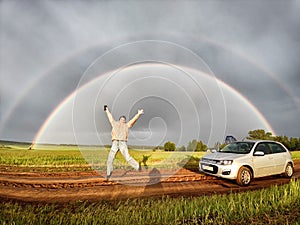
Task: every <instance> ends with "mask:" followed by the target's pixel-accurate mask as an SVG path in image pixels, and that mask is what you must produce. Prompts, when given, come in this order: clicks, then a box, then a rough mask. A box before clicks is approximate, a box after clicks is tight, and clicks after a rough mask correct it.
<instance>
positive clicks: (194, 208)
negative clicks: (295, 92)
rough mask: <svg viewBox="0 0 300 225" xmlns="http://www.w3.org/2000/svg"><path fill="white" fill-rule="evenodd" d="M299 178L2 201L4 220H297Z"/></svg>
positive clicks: (41, 221) (28, 222)
mask: <svg viewBox="0 0 300 225" xmlns="http://www.w3.org/2000/svg"><path fill="white" fill-rule="evenodd" d="M299 208H300V180H292V181H291V182H290V183H289V184H286V185H282V186H273V187H271V188H268V189H263V190H258V191H251V192H243V193H231V194H227V195H212V196H202V197H197V198H183V197H181V198H170V197H162V198H160V199H157V198H155V199H129V200H126V201H115V202H109V201H99V202H93V203H90V202H87V201H85V202H81V201H78V202H72V203H68V204H24V203H18V202H2V203H0V220H1V223H2V224H27V225H30V224H297V223H299V222H300V221H299V220H300V217H299V214H300V211H299Z"/></svg>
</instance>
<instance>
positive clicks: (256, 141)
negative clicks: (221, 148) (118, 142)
mask: <svg viewBox="0 0 300 225" xmlns="http://www.w3.org/2000/svg"><path fill="white" fill-rule="evenodd" d="M234 142H252V143H258V142H273V143H278V142H277V141H273V140H261V139H257V140H251V139H246V140H242V141H234Z"/></svg>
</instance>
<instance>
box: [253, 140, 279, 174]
mask: <svg viewBox="0 0 300 225" xmlns="http://www.w3.org/2000/svg"><path fill="white" fill-rule="evenodd" d="M258 151H259V152H263V153H264V155H263V156H261V155H260V156H256V155H255V152H258ZM273 164H274V158H273V156H272V154H271V150H270V148H269V146H268V144H267V143H258V144H257V145H256V147H255V149H254V153H253V165H254V176H255V177H262V176H268V175H270V174H272V167H273Z"/></svg>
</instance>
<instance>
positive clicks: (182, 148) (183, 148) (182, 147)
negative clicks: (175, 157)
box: [177, 145, 186, 152]
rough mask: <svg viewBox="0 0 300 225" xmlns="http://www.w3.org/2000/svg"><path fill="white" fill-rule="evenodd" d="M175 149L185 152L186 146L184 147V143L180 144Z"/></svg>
mask: <svg viewBox="0 0 300 225" xmlns="http://www.w3.org/2000/svg"><path fill="white" fill-rule="evenodd" d="M177 151H180V152H185V151H186V148H185V146H184V145H182V146H181V147H179V148H178V149H177Z"/></svg>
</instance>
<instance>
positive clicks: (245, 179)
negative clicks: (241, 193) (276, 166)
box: [236, 166, 252, 186]
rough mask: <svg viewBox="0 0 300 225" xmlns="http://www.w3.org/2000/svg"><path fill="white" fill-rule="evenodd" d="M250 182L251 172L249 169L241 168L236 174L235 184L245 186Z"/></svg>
mask: <svg viewBox="0 0 300 225" xmlns="http://www.w3.org/2000/svg"><path fill="white" fill-rule="evenodd" d="M251 180H252V172H251V170H250V169H249V168H247V167H245V166H242V167H241V168H240V169H239V172H238V174H237V178H236V182H237V183H238V185H241V186H247V185H249V184H250V182H251Z"/></svg>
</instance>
